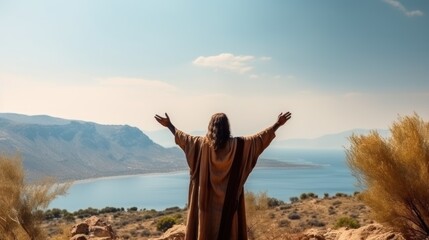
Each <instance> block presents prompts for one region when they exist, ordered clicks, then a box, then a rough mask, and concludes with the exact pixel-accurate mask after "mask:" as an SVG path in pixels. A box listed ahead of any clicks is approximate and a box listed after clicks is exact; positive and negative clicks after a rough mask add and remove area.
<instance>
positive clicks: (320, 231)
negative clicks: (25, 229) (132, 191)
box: [44, 193, 404, 240]
mask: <svg viewBox="0 0 429 240" xmlns="http://www.w3.org/2000/svg"><path fill="white" fill-rule="evenodd" d="M254 197H256V199H257V200H258V202H260V203H261V204H257V203H256V202H255V201H252V200H251V199H252V198H251V197H247V198H246V215H247V226H248V237H249V239H253V240H308V239H318V240H334V239H338V240H340V239H342V240H345V239H348V240H349V239H356V240H357V239H379V240H404V238H403V237H402V236H401V235H400V234H399V233H397V232H394V231H392V230H391V229H389V228H388V227H386V226H382V225H380V224H378V223H376V222H374V220H373V219H372V215H371V209H370V208H369V207H367V206H366V205H365V204H364V203H363V202H361V201H360V200H359V198H358V197H356V196H347V195H344V194H340V193H339V194H336V196H324V197H323V198H307V199H300V200H298V201H296V202H292V203H282V202H278V201H276V200H275V199H271V200H272V201H270V202H271V205H265V204H267V203H268V199H266V198H264V195H261V194H256V195H254ZM63 211H64V210H63ZM56 212H57V213H58V215H59V217H57V218H56V219H49V220H46V221H45V222H44V229H46V230H47V232H48V234H49V237H48V239H70V237H71V235H70V230H71V229H72V226H73V225H75V224H76V223H81V222H83V221H84V220H85V219H87V218H88V217H90V216H91V215H93V216H97V217H98V218H99V219H101V220H102V221H105V222H106V223H107V224H109V226H111V227H112V228H113V229H114V231H115V232H116V234H117V236H118V239H124V240H125V239H142V240H143V239H147V240H149V239H158V240H166V239H173V237H172V236H171V235H170V238H168V237H165V235H167V236H168V235H169V234H168V233H166V234H164V233H163V232H162V231H160V230H159V229H157V226H158V224H159V223H160V222H162V221H163V219H169V218H170V219H171V218H172V219H175V220H174V221H175V223H176V224H179V225H175V226H174V227H173V228H172V229H171V230H173V229H176V231H175V232H176V234H175V237H176V238H174V239H178V240H180V239H184V238H183V235H184V231H185V227H184V225H183V224H184V223H185V222H186V221H185V219H186V214H187V213H186V210H183V209H180V208H178V207H171V208H167V209H165V210H164V211H155V210H148V209H137V208H135V209H132V208H130V209H128V210H127V209H119V208H118V209H115V208H111V207H110V208H104V209H101V210H97V209H86V210H81V211H78V212H75V213H72V214H67V215H68V218H65V217H64V213H60V210H59V209H57V210H56ZM61 215H62V216H61ZM355 228H357V229H355ZM167 232H170V231H167ZM163 234H164V235H163ZM161 235H163V236H162V237H160V236H161Z"/></svg>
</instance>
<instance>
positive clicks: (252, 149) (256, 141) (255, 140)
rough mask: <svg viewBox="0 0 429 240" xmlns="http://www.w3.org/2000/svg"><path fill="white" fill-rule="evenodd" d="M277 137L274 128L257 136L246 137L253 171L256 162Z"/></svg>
mask: <svg viewBox="0 0 429 240" xmlns="http://www.w3.org/2000/svg"><path fill="white" fill-rule="evenodd" d="M275 137H276V134H275V132H274V129H273V127H269V128H267V129H265V130H263V131H261V132H259V133H257V134H255V135H252V136H247V137H244V141H245V145H247V147H246V149H247V150H248V152H247V154H248V157H249V160H250V161H251V162H250V165H249V167H250V169H248V170H251V169H253V168H254V167H255V165H256V161H257V159H258V157H259V155H261V153H262V152H263V151H264V150H265V149H266V148H267V147H268V145H270V143H271V141H272V140H273V139H274V138H275Z"/></svg>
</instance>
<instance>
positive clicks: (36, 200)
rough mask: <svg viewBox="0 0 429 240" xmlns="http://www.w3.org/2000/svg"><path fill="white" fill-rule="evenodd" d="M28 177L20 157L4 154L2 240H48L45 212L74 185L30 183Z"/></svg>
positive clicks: (0, 215)
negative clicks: (43, 227) (43, 228)
mask: <svg viewBox="0 0 429 240" xmlns="http://www.w3.org/2000/svg"><path fill="white" fill-rule="evenodd" d="M24 177H25V174H24V169H23V167H22V162H21V159H20V157H18V156H14V157H11V156H4V155H0V239H20V240H21V239H32V240H38V239H46V237H45V234H44V233H43V231H42V228H41V223H42V220H43V211H42V210H43V209H46V208H47V207H48V205H49V203H50V202H51V201H52V200H53V199H54V198H55V197H57V196H58V195H62V194H65V192H66V190H67V189H68V188H69V186H70V184H63V185H58V184H56V183H55V182H54V181H53V180H52V179H45V180H42V181H40V182H38V183H35V184H27V183H25V181H24Z"/></svg>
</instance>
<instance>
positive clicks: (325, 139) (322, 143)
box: [145, 129, 389, 149]
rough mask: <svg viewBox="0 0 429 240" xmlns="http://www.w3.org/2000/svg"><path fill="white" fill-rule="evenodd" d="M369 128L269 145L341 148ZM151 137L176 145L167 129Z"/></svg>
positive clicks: (153, 132)
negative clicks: (352, 137)
mask: <svg viewBox="0 0 429 240" xmlns="http://www.w3.org/2000/svg"><path fill="white" fill-rule="evenodd" d="M370 131H371V130H369V129H353V130H349V131H344V132H340V133H335V134H327V135H323V136H321V137H318V138H293V139H287V140H279V139H274V141H273V142H272V143H271V145H270V147H276V148H305V149H343V148H344V147H347V146H349V140H348V138H349V137H350V136H351V135H352V134H353V133H355V134H368V133H370ZM377 131H378V133H380V134H381V136H382V137H388V136H389V131H388V130H386V129H377ZM145 133H146V134H147V135H148V136H149V137H150V138H151V139H153V140H154V141H155V142H157V143H158V144H160V145H162V146H164V147H173V146H176V144H175V143H174V137H173V136H172V135H171V132H170V131H169V130H168V129H162V130H158V131H148V132H145ZM190 134H192V135H199V136H203V135H204V134H205V132H204V131H194V132H191V133H190Z"/></svg>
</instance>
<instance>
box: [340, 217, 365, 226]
mask: <svg viewBox="0 0 429 240" xmlns="http://www.w3.org/2000/svg"><path fill="white" fill-rule="evenodd" d="M341 227H347V228H359V227H360V224H359V222H358V221H357V220H356V219H354V218H351V217H340V218H339V219H338V220H337V222H336V223H335V228H341Z"/></svg>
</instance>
